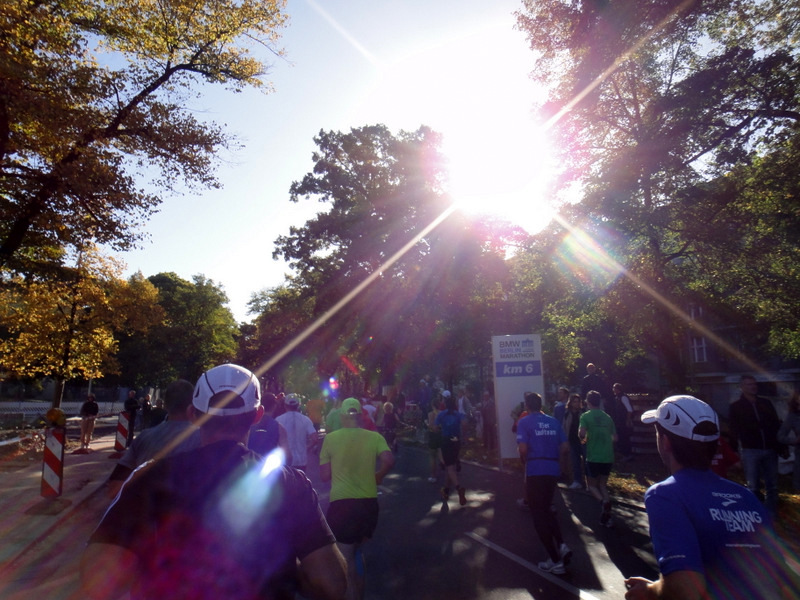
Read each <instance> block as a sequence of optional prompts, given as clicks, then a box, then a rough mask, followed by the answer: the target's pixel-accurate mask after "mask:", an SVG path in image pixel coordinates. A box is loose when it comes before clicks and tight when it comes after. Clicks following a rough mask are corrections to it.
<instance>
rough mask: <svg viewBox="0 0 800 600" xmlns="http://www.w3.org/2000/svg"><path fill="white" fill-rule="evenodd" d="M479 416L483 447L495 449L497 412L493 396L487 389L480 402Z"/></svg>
mask: <svg viewBox="0 0 800 600" xmlns="http://www.w3.org/2000/svg"><path fill="white" fill-rule="evenodd" d="M481 417H482V420H483V447H484V448H486V449H487V450H496V449H497V412H496V409H495V404H494V398H492V395H491V394H490V393H489V391H488V390H486V391H485V392H483V402H481Z"/></svg>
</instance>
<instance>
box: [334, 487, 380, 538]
mask: <svg viewBox="0 0 800 600" xmlns="http://www.w3.org/2000/svg"><path fill="white" fill-rule="evenodd" d="M327 517H328V525H330V528H331V531H332V532H333V535H335V536H336V541H337V542H340V543H342V544H359V543H361V542H363V541H364V540H365V539H369V538H371V537H372V533H373V532H374V531H375V527H376V526H377V525H378V499H377V498H346V499H344V500H334V501H333V502H331V504H330V506H328V515H327Z"/></svg>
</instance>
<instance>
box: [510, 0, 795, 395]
mask: <svg viewBox="0 0 800 600" xmlns="http://www.w3.org/2000/svg"><path fill="white" fill-rule="evenodd" d="M797 14H798V4H797V3H796V2H789V3H788V4H787V3H785V2H782V3H777V2H771V1H765V2H758V3H744V2H737V1H735V2H716V1H712V2H703V3H699V2H695V3H692V2H689V3H686V2H677V1H670V2H635V1H633V0H620V1H611V2H602V3H598V2H586V3H572V4H567V3H563V2H561V1H560V0H544V1H538V0H537V1H536V2H533V1H530V2H525V8H524V10H523V11H520V13H519V14H518V24H519V27H520V28H521V29H522V30H524V31H525V32H526V34H527V35H528V39H529V41H530V45H531V49H532V50H534V52H535V68H534V70H533V72H534V73H535V76H536V77H537V78H538V79H539V80H540V81H542V82H543V83H544V84H546V85H547V86H548V87H549V90H550V98H549V101H548V104H547V105H546V106H544V107H543V109H544V110H546V111H548V112H549V113H550V114H552V115H553V116H554V119H553V123H554V124H555V130H556V134H557V136H558V138H559V140H560V144H557V146H558V147H559V148H560V149H561V151H562V153H563V156H562V160H561V164H562V165H563V172H562V181H564V182H567V181H573V180H574V181H578V182H580V183H582V184H583V189H584V196H583V199H582V201H581V203H580V204H579V205H576V206H572V205H567V206H565V207H564V211H563V213H562V217H563V223H564V226H565V228H566V229H567V233H566V234H565V235H566V236H567V237H569V236H574V235H578V236H585V237H586V238H587V239H588V240H591V243H589V244H583V246H584V247H585V248H588V249H589V251H588V252H584V253H583V254H582V255H581V254H577V255H573V256H572V257H571V258H579V259H581V260H580V262H581V263H582V266H581V267H578V268H576V266H575V263H574V261H572V260H570V261H566V262H564V263H563V264H562V267H565V266H569V268H570V271H571V273H572V274H573V275H574V276H577V277H579V278H580V283H579V284H575V282H574V280H573V282H572V283H573V284H574V285H573V287H572V288H571V289H567V290H566V294H565V296H566V297H571V298H574V299H573V300H572V302H571V304H574V305H576V306H581V307H582V310H583V311H587V310H588V311H589V312H588V313H587V314H591V315H594V316H595V318H596V320H595V321H594V322H593V323H591V325H590V327H589V329H587V331H586V333H587V334H590V335H586V336H584V337H583V338H582V339H581V335H580V333H578V334H577V335H578V337H579V341H578V342H577V344H578V347H580V349H581V354H582V355H583V356H584V357H585V356H587V355H589V356H592V357H593V358H594V359H595V360H597V361H598V362H600V363H601V364H605V365H616V366H617V368H619V367H621V366H622V365H623V364H629V363H630V362H631V361H634V360H637V359H638V358H641V356H642V355H643V354H647V353H650V352H652V353H654V355H655V356H657V357H658V359H659V361H660V364H661V367H662V371H663V375H664V376H665V378H666V380H667V382H668V383H669V384H670V386H671V387H675V388H680V387H682V386H683V385H685V382H686V379H685V377H686V372H687V365H686V364H685V362H684V358H683V356H682V355H681V349H682V348H683V347H684V345H685V343H686V340H687V339H688V335H689V331H690V330H691V327H692V326H693V323H692V322H691V319H690V318H689V316H688V315H686V313H685V310H686V308H687V307H688V306H689V305H690V304H695V305H699V306H704V307H705V308H706V309H708V311H709V312H713V313H714V314H716V315H717V316H718V317H721V318H724V319H726V320H730V321H731V322H735V323H736V324H737V325H739V326H740V327H741V329H742V332H743V334H744V335H745V336H747V337H748V339H749V341H750V342H754V343H756V345H757V344H758V343H761V344H763V343H764V342H765V341H766V340H767V339H768V340H769V341H770V345H771V348H772V350H773V351H774V352H777V353H779V354H783V355H784V356H796V350H793V349H792V348H793V346H792V344H791V342H790V341H789V340H791V339H792V337H793V334H792V331H793V330H796V327H795V326H794V323H792V324H791V325H790V324H789V323H788V320H787V319H786V318H785V317H784V316H783V315H788V314H790V313H791V312H793V310H792V308H793V302H792V300H784V301H782V299H781V298H778V296H779V294H778V293H777V292H775V293H773V292H772V290H777V289H780V288H778V287H777V285H788V286H789V287H790V289H792V288H794V287H796V283H795V282H796V280H795V281H790V278H791V275H790V274H792V273H795V272H796V266H797V255H796V248H797V245H796V240H793V239H791V238H790V237H787V236H785V235H784V236H781V235H778V236H776V235H775V233H776V232H778V231H786V232H788V231H790V230H791V227H792V226H793V225H794V223H795V222H796V214H793V213H792V210H791V209H790V207H791V206H792V203H791V198H792V194H793V190H794V188H795V187H796V185H797V184H796V180H797V176H796V169H791V168H788V167H789V163H788V161H787V157H783V159H781V156H782V155H783V154H785V153H786V151H787V150H786V147H785V144H786V142H787V141H788V140H793V139H794V137H795V133H794V130H795V127H796V124H797V123H798V121H800V110H798V109H799V108H800V107H799V106H798V95H797V94H798V92H797V90H798V89H800V86H798V83H800V80H799V79H798V77H799V76H800V63H798V56H797V52H796V46H793V45H792V44H791V42H790V41H789V40H791V39H796V38H797V33H798V25H799V24H800V22H798V19H797V18H796V17H797ZM776 29H778V30H780V31H782V33H783V36H781V35H776V34H775V31H776ZM562 108H568V110H563V111H562V110H561V109H562ZM773 160H775V161H776V164H782V169H783V170H782V171H778V170H777V169H776V170H773V171H772V172H771V173H772V175H773V177H769V176H767V175H768V174H767V172H766V167H765V165H766V164H770V163H771V162H772V161H773ZM748 182H749V183H748ZM787 192H789V194H788V195H786V194H787ZM779 199H780V200H779ZM787 212H788V213H789V214H790V215H791V218H790V219H788V220H787ZM777 221H783V222H784V223H785V224H786V225H787V227H786V228H785V229H783V228H781V227H779V228H776V227H775V225H776V222H777ZM743 251H744V252H743ZM614 265H617V266H618V268H617V269H616V273H615V272H614V271H615V267H614ZM603 274H608V275H612V277H610V278H609V279H606V280H605V282H603V279H602V275H603ZM598 277H599V279H598ZM770 279H772V284H769V280H770ZM587 284H588V285H589V287H587ZM786 297H787V298H790V297H793V296H791V295H787V296H786ZM576 300H577V302H576ZM794 312H796V311H794ZM576 318H577V321H575V319H576ZM560 323H561V325H562V327H564V328H565V329H566V330H567V332H569V330H570V329H575V328H576V327H575V326H574V324H576V323H580V317H578V316H577V315H565V316H564V317H562V318H561V319H560ZM759 328H760V329H761V330H762V331H769V332H770V333H769V334H768V335H767V336H762V338H761V340H759V339H758V336H756V335H754V334H755V332H756V331H757V330H758V329H759ZM633 348H635V349H637V350H636V351H633V352H632V351H631V349H633ZM720 350H721V351H722V352H723V353H726V352H728V351H729V349H728V348H725V347H724V346H721V347H720ZM596 352H600V353H602V355H603V360H602V361H601V360H599V359H597V358H596V355H595V353H596ZM753 358H756V353H755V352H754V353H753Z"/></svg>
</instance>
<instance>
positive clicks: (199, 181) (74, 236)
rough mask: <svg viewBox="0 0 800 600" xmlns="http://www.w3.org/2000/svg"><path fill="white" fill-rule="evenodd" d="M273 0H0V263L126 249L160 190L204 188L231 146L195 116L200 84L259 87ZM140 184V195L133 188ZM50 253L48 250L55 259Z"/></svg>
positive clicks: (270, 39)
mask: <svg viewBox="0 0 800 600" xmlns="http://www.w3.org/2000/svg"><path fill="white" fill-rule="evenodd" d="M281 8H282V3H280V2H278V1H277V0H236V1H233V0H219V1H213V2H211V1H201V2H187V1H185V0H155V1H153V2H145V1H143V0H124V1H123V0H110V1H109V0H104V1H95V0H88V1H86V0H80V1H78V0H41V1H37V2H29V1H28V0H8V1H6V2H4V4H3V18H2V19H0V27H2V29H0V55H1V56H3V60H2V61H0V268H3V269H9V270H11V271H14V272H21V273H28V272H33V271H38V270H41V269H42V268H45V267H46V266H47V265H48V264H50V263H53V262H58V259H59V258H60V255H59V253H58V252H57V250H58V249H66V250H70V249H72V250H75V249H79V248H81V247H83V245H84V244H85V243H88V242H97V243H100V244H106V245H109V246H111V247H113V248H115V249H119V250H125V249H128V248H130V247H131V246H132V245H134V244H135V243H136V241H137V239H138V238H139V237H140V235H141V234H140V232H139V226H140V224H141V223H142V222H143V221H144V220H146V219H147V217H148V216H149V215H150V214H151V213H152V212H153V211H154V210H155V209H156V207H157V206H158V204H159V203H160V202H161V197H162V195H163V194H165V193H170V192H173V191H175V189H176V186H177V185H178V184H182V185H184V186H186V187H188V188H189V189H191V188H193V187H197V186H200V187H215V186H217V182H216V180H215V178H214V166H215V162H216V160H217V153H218V152H219V151H220V150H221V149H225V148H228V147H230V146H231V142H232V140H231V139H230V137H229V136H228V135H226V134H225V132H224V131H223V130H222V129H221V128H220V127H219V126H217V125H215V124H213V123H206V122H203V121H199V120H198V119H197V118H196V117H195V116H194V114H193V112H192V110H191V107H190V106H189V100H190V99H191V98H192V97H193V96H196V95H198V94H199V91H198V90H201V89H202V85H201V84H221V85H224V86H226V87H227V88H229V89H231V90H233V91H239V90H241V89H243V88H245V87H248V86H250V87H263V86H264V82H263V79H262V76H263V74H264V72H265V65H264V64H263V63H262V62H261V60H260V59H259V58H258V57H257V55H256V51H257V50H259V48H266V49H267V50H268V51H270V52H274V53H278V51H277V50H276V49H275V43H276V41H277V36H278V32H279V30H280V29H281V28H282V27H283V25H284V23H285V20H286V17H285V15H284V14H283V13H282V12H281ZM145 178H152V181H151V187H150V189H151V190H152V191H145V189H144V188H143V187H142V183H143V180H144V179H145ZM53 249H55V250H56V252H55V254H54V253H53Z"/></svg>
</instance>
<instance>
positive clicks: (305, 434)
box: [275, 394, 317, 471]
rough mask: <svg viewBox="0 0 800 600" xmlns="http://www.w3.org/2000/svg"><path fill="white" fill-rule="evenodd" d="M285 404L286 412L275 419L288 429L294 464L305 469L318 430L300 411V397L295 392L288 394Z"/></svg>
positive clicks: (297, 467) (287, 433) (302, 469)
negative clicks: (309, 450)
mask: <svg viewBox="0 0 800 600" xmlns="http://www.w3.org/2000/svg"><path fill="white" fill-rule="evenodd" d="M284 404H285V405H286V412H285V413H283V414H282V415H279V416H277V417H275V420H276V421H277V422H278V424H279V425H281V426H283V428H284V429H286V435H287V437H288V438H289V448H291V450H292V463H291V464H292V466H293V467H294V468H295V469H300V470H301V471H305V470H306V466H307V465H308V449H309V448H311V447H312V446H313V445H314V443H315V442H316V440H317V430H316V428H315V427H314V423H312V422H311V419H309V418H308V417H307V416H305V415H304V414H303V413H301V412H300V399H299V398H298V397H297V396H296V395H295V394H288V395H287V396H286V400H284Z"/></svg>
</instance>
